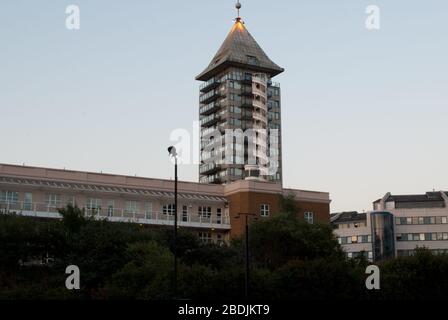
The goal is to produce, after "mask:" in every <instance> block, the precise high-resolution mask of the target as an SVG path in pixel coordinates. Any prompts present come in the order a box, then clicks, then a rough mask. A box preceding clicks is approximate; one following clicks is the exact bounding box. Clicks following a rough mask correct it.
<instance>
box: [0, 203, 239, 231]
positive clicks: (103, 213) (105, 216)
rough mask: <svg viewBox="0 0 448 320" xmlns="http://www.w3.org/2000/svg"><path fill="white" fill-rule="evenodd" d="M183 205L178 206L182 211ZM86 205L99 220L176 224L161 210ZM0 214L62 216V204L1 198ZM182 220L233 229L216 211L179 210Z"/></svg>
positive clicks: (182, 224)
mask: <svg viewBox="0 0 448 320" xmlns="http://www.w3.org/2000/svg"><path fill="white" fill-rule="evenodd" d="M179 208H181V206H179V207H178V210H179V211H180V209H179ZM82 209H84V212H85V216H86V217H92V218H94V219H95V220H108V221H111V222H126V223H138V224H143V225H159V226H160V225H166V226H172V225H174V214H164V213H162V212H157V211H152V210H150V211H145V210H126V209H121V208H120V209H119V208H103V209H101V208H96V209H87V208H82ZM0 214H17V215H20V216H27V217H36V218H50V219H61V218H62V216H61V215H60V214H59V212H58V208H56V207H54V206H49V205H48V204H46V203H36V202H34V203H24V202H15V203H4V202H0ZM178 224H179V226H180V227H191V228H204V229H213V228H214V229H224V230H230V220H229V217H228V216H226V215H225V214H223V215H222V216H216V215H212V216H210V217H207V216H201V215H198V214H195V213H188V214H182V213H181V212H179V214H178Z"/></svg>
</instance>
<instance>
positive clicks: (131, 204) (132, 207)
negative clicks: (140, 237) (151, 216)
mask: <svg viewBox="0 0 448 320" xmlns="http://www.w3.org/2000/svg"><path fill="white" fill-rule="evenodd" d="M125 212H126V213H127V214H136V213H138V202H137V201H126V205H125Z"/></svg>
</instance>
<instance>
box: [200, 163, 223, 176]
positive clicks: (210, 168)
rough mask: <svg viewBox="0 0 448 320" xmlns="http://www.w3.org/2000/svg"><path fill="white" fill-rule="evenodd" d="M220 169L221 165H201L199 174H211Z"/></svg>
mask: <svg viewBox="0 0 448 320" xmlns="http://www.w3.org/2000/svg"><path fill="white" fill-rule="evenodd" d="M220 168H221V165H219V164H216V163H208V164H202V165H201V166H200V168H199V173H200V174H211V173H213V172H216V171H219V169H220Z"/></svg>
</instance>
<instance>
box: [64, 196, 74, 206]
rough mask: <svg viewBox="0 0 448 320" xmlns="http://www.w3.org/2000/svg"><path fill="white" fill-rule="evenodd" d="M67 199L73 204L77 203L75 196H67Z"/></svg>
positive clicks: (67, 201) (68, 202)
mask: <svg viewBox="0 0 448 320" xmlns="http://www.w3.org/2000/svg"><path fill="white" fill-rule="evenodd" d="M65 199H66V203H67V204H69V205H72V206H74V205H75V196H66V197H65Z"/></svg>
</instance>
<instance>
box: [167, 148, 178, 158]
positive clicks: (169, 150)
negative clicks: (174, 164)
mask: <svg viewBox="0 0 448 320" xmlns="http://www.w3.org/2000/svg"><path fill="white" fill-rule="evenodd" d="M168 153H169V154H170V156H172V157H176V156H177V152H176V148H175V147H173V146H171V147H169V148H168Z"/></svg>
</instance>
